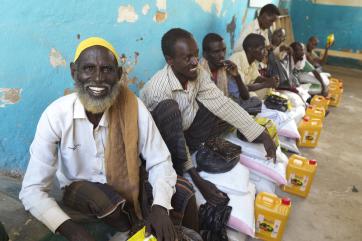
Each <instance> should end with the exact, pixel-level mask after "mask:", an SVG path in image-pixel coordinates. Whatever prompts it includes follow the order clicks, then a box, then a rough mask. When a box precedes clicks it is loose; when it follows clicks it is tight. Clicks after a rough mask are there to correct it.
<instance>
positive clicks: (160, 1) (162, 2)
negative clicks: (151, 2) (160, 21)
mask: <svg viewBox="0 0 362 241" xmlns="http://www.w3.org/2000/svg"><path fill="white" fill-rule="evenodd" d="M156 7H157V8H158V10H160V11H162V10H166V0H157V2H156Z"/></svg>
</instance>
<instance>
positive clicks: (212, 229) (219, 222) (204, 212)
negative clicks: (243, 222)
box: [199, 203, 232, 241]
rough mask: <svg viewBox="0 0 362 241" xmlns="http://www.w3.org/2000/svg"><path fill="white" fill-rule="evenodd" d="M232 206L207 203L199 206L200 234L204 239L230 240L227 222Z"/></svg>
mask: <svg viewBox="0 0 362 241" xmlns="http://www.w3.org/2000/svg"><path fill="white" fill-rule="evenodd" d="M231 210H232V208H231V207H230V206H226V205H219V206H213V205H211V204H209V203H205V204H203V205H201V206H200V208H199V223H200V234H201V236H202V238H203V240H204V241H228V237H227V232H226V224H227V222H228V221H229V218H230V214H231Z"/></svg>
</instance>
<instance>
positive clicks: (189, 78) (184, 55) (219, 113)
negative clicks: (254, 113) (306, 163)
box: [140, 28, 276, 204]
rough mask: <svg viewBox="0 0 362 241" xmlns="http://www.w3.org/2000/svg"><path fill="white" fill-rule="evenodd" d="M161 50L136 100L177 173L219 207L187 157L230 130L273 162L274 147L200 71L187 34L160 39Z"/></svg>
mask: <svg viewBox="0 0 362 241" xmlns="http://www.w3.org/2000/svg"><path fill="white" fill-rule="evenodd" d="M161 45H162V51H163V54H164V57H165V59H166V62H167V64H166V65H165V67H164V68H163V69H162V70H160V71H159V72H157V73H156V74H155V75H154V76H153V77H152V78H151V80H149V81H148V82H147V83H146V85H145V86H144V88H143V89H142V90H141V94H140V96H141V99H142V100H143V101H144V103H145V105H146V106H147V108H148V109H149V110H150V111H151V113H152V116H153V118H154V120H155V122H156V125H157V126H158V128H159V130H160V133H161V135H162V137H163V139H164V140H165V142H166V144H167V146H168V149H169V150H170V152H171V156H172V160H173V163H174V167H175V169H176V172H177V173H178V174H179V175H180V174H183V172H184V171H186V172H188V173H189V174H190V176H191V178H192V180H193V182H194V183H195V185H196V186H197V187H198V189H199V190H200V192H201V194H202V195H203V197H204V198H205V199H206V201H208V202H210V203H211V204H224V203H225V196H224V195H222V193H220V192H219V190H218V189H217V188H216V186H215V185H214V184H212V183H210V182H208V181H206V180H204V179H202V178H201V177H200V176H199V174H198V172H197V171H196V169H195V167H194V166H193V163H192V160H191V155H190V154H191V153H192V152H194V151H196V150H197V149H198V148H199V146H200V144H201V143H203V142H205V141H206V140H207V139H208V138H209V137H211V136H216V135H219V134H221V133H223V132H224V131H225V130H227V129H228V128H230V126H233V127H236V128H237V129H238V130H239V131H240V132H241V133H243V134H244V136H245V137H246V138H247V139H248V141H253V140H254V139H256V138H259V139H260V140H261V141H262V143H263V144H264V147H265V150H266V153H267V156H268V157H270V158H274V160H275V155H276V154H275V152H276V147H275V145H274V143H273V141H272V139H271V138H270V136H269V135H268V133H267V132H266V131H265V130H264V128H263V127H261V126H260V125H258V124H257V123H256V122H255V121H254V120H253V119H252V118H251V116H250V115H248V113H247V112H245V111H244V110H243V109H242V108H241V107H240V106H239V105H238V104H237V103H235V102H234V101H232V100H231V99H229V98H228V97H226V96H225V95H224V94H223V92H222V91H220V90H219V89H218V88H217V86H216V85H215V84H214V83H213V82H212V81H211V79H210V75H209V74H208V73H207V72H206V71H205V70H203V69H202V68H200V67H199V65H198V52H199V50H198V47H197V44H196V41H195V39H194V38H193V36H192V34H191V33H189V32H187V31H186V30H183V29H179V28H176V29H171V30H169V31H168V32H167V33H166V34H164V36H163V37H162V43H161ZM226 122H227V123H226Z"/></svg>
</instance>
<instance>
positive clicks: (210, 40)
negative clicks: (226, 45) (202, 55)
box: [202, 33, 224, 52]
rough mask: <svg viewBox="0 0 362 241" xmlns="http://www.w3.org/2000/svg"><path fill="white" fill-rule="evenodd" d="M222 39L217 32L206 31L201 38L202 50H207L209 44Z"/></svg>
mask: <svg viewBox="0 0 362 241" xmlns="http://www.w3.org/2000/svg"><path fill="white" fill-rule="evenodd" d="M223 40H224V39H223V38H222V37H221V36H220V35H218V34H217V33H208V34H207V35H206V36H205V37H204V39H203V40H202V51H204V52H205V51H209V44H210V43H213V42H221V41H223Z"/></svg>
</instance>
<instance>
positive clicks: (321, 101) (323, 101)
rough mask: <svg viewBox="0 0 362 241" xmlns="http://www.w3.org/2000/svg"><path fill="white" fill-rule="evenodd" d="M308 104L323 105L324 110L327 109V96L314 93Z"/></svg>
mask: <svg viewBox="0 0 362 241" xmlns="http://www.w3.org/2000/svg"><path fill="white" fill-rule="evenodd" d="M310 104H311V105H315V106H318V107H323V108H324V109H325V110H328V105H329V98H328V97H324V96H321V95H315V96H313V98H312V100H311V101H310Z"/></svg>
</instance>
